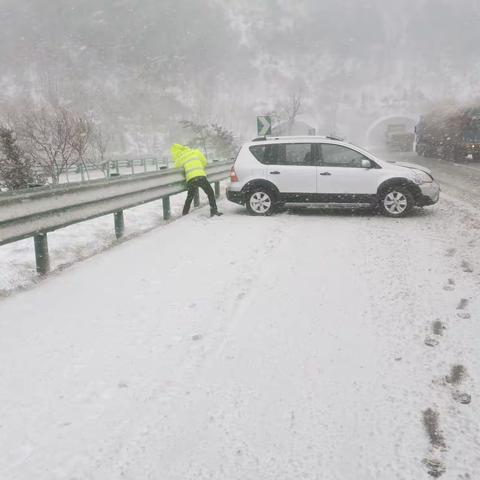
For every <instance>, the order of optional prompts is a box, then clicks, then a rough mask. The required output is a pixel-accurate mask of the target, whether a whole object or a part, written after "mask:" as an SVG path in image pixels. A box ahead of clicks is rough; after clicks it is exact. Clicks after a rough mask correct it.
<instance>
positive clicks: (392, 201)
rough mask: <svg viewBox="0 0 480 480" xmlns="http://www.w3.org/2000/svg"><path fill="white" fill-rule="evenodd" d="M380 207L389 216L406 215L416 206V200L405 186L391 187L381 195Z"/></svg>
mask: <svg viewBox="0 0 480 480" xmlns="http://www.w3.org/2000/svg"><path fill="white" fill-rule="evenodd" d="M378 201H379V204H380V209H381V210H382V213H383V214H384V215H387V216H389V217H404V216H406V215H408V213H410V212H411V210H412V208H413V207H414V206H415V200H414V198H413V195H412V194H411V193H410V191H409V190H408V189H407V188H405V187H390V188H389V189H388V190H385V191H383V192H382V193H380V195H379V199H378Z"/></svg>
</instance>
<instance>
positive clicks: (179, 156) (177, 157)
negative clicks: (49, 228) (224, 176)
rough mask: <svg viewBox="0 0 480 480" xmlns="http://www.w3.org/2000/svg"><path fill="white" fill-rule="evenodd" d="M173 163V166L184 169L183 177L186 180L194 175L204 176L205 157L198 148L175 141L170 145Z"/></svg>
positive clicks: (205, 173) (205, 174)
mask: <svg viewBox="0 0 480 480" xmlns="http://www.w3.org/2000/svg"><path fill="white" fill-rule="evenodd" d="M170 152H171V153H172V158H173V163H174V165H175V168H183V169H184V170H185V178H186V180H187V182H188V181H189V180H192V179H193V178H196V177H206V176H207V172H205V167H206V166H207V159H206V158H205V157H204V155H203V153H202V152H201V151H200V150H193V149H191V148H188V147H185V146H184V145H180V144H178V143H175V144H174V145H172V146H171V147H170Z"/></svg>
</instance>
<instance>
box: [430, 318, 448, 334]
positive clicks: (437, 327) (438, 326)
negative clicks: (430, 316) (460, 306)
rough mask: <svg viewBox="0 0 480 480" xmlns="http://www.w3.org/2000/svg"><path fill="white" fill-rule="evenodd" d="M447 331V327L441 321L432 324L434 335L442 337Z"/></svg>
mask: <svg viewBox="0 0 480 480" xmlns="http://www.w3.org/2000/svg"><path fill="white" fill-rule="evenodd" d="M445 329H446V327H445V325H444V324H443V322H441V321H440V320H435V321H434V322H433V323H432V331H433V334H434V335H438V336H442V335H443V331H444V330H445Z"/></svg>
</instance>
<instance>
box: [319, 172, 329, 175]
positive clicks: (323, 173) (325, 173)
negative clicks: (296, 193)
mask: <svg viewBox="0 0 480 480" xmlns="http://www.w3.org/2000/svg"><path fill="white" fill-rule="evenodd" d="M320 175H323V176H329V175H331V173H330V172H322V173H321V174H320Z"/></svg>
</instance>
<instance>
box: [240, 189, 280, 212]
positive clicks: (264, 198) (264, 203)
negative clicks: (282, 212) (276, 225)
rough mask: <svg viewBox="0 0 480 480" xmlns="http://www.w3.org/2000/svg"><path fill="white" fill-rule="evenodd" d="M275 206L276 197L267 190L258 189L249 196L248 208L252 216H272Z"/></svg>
mask: <svg viewBox="0 0 480 480" xmlns="http://www.w3.org/2000/svg"><path fill="white" fill-rule="evenodd" d="M274 205H275V199H274V196H273V194H272V192H271V191H270V190H268V189H267V188H262V187H257V188H255V189H254V190H252V191H251V192H249V193H248V195H247V202H246V206H247V210H248V211H249V213H250V214H251V215H270V214H271V213H272V212H273V208H274Z"/></svg>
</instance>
